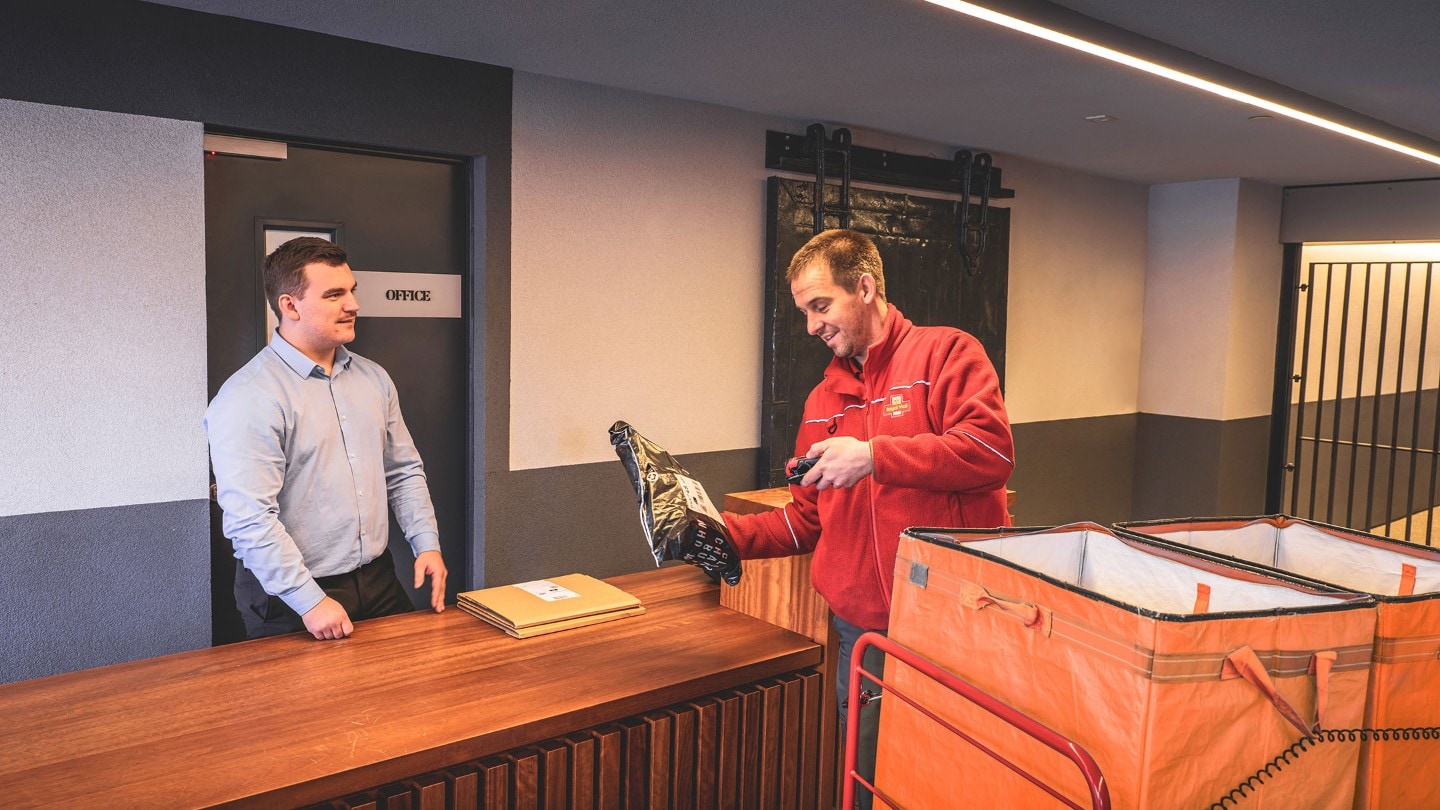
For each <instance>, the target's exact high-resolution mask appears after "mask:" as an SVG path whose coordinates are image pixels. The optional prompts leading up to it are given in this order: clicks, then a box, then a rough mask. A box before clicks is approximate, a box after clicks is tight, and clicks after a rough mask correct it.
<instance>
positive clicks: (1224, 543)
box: [1136, 521, 1440, 596]
mask: <svg viewBox="0 0 1440 810" xmlns="http://www.w3.org/2000/svg"><path fill="white" fill-rule="evenodd" d="M1163 528H1164V527H1162V526H1155V527H1143V526H1140V527H1136V530H1137V531H1143V532H1144V533H1145V534H1153V535H1155V536H1156V537H1161V538H1164V539H1166V540H1170V541H1172V542H1176V543H1183V544H1185V545H1187V546H1193V547H1195V548H1199V549H1204V550H1205V551H1213V552H1215V553H1217V554H1226V555H1229V556H1231V557H1237V558H1239V559H1242V560H1248V561H1250V562H1255V563H1260V564H1261V565H1269V566H1272V567H1275V568H1279V569H1280V570H1282V571H1289V572H1291V573H1295V574H1299V575H1300V576H1305V577H1310V578H1312V579H1318V580H1322V581H1324V582H1329V583H1332V584H1334V585H1339V586H1341V587H1343V588H1350V589H1352V590H1354V591H1357V592H1359V593H1368V594H1377V595H1381V596H1398V595H1400V577H1401V566H1402V565H1413V566H1415V590H1414V593H1416V594H1426V593H1436V592H1440V554H1437V553H1433V552H1430V551H1429V549H1417V550H1419V551H1425V552H1427V553H1426V554H1425V555H1424V556H1412V555H1409V554H1402V553H1401V552H1399V551H1396V550H1393V549H1388V548H1377V547H1375V546H1371V545H1368V544H1365V543H1357V542H1353V541H1351V540H1348V539H1346V538H1345V537H1343V536H1339V535H1335V534H1332V533H1330V532H1327V531H1325V530H1323V529H1320V528H1317V527H1315V526H1310V525H1308V524H1305V523H1291V524H1290V525H1288V526H1286V527H1284V528H1279V529H1277V528H1276V527H1275V526H1274V525H1272V524H1271V523H1269V522H1266V521H1255V522H1252V523H1248V524H1246V525H1244V526H1241V527H1239V528H1235V529H1208V530H1207V529H1199V530H1189V531H1172V532H1166V531H1157V529H1163Z"/></svg>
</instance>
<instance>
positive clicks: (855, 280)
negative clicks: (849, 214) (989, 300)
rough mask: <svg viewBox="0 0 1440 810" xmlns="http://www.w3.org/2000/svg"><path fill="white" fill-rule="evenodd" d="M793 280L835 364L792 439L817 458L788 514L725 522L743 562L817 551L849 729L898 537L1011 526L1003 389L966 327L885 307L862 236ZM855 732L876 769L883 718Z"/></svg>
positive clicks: (828, 234) (836, 233) (876, 258)
mask: <svg viewBox="0 0 1440 810" xmlns="http://www.w3.org/2000/svg"><path fill="white" fill-rule="evenodd" d="M786 279H787V280H788V281H789V282H790V293H791V295H792V296H794V299H795V306H796V307H798V308H799V309H800V311H801V312H803V313H804V314H805V320H806V326H807V331H809V333H810V334H812V335H815V336H816V337H818V338H820V339H821V340H823V341H825V345H826V346H829V347H830V350H831V351H832V352H834V353H835V357H834V358H833V359H831V361H830V365H829V366H828V367H826V369H825V377H824V379H823V380H822V381H821V382H820V384H819V385H817V386H816V387H815V389H814V390H813V391H811V392H810V396H809V397H808V398H807V399H806V400H805V411H804V415H803V417H802V420H801V424H800V431H799V435H798V436H797V437H796V440H795V454H796V455H797V456H805V457H809V458H816V459H818V461H817V462H816V463H815V466H814V467H813V468H812V469H811V470H810V472H809V473H807V474H806V475H805V478H804V479H803V480H802V482H801V483H800V485H798V486H794V485H792V486H791V487H790V494H791V495H792V496H793V501H792V503H790V504H789V505H787V506H785V507H784V508H783V509H776V510H773V511H771V512H766V513H762V514H758V515H736V514H729V513H727V514H726V515H725V522H726V526H727V528H728V529H729V532H730V535H731V539H732V540H733V541H734V543H735V546H736V549H737V550H738V551H739V552H740V556H741V557H742V558H746V557H782V556H787V555H791V554H803V553H806V552H809V551H814V552H815V556H814V558H813V560H812V562H811V578H812V580H813V582H814V584H815V588H816V590H818V591H819V592H820V594H821V595H822V596H824V597H825V601H826V602H828V603H829V605H830V609H831V612H832V613H834V625H835V629H836V632H837V634H838V636H839V639H840V645H839V647H840V653H839V664H840V679H839V682H838V683H837V688H838V689H839V693H840V706H841V708H840V714H841V718H842V723H843V718H844V715H845V693H846V690H847V687H848V679H849V663H850V652H851V650H852V648H853V647H854V644H855V639H856V638H858V637H859V636H860V634H861V633H863V632H865V631H866V630H878V631H882V632H883V631H885V630H886V629H887V628H888V627H889V624H890V586H891V579H892V578H893V577H894V568H895V553H896V549H897V547H898V546H899V540H900V533H901V531H903V530H904V529H906V528H908V527H911V526H947V527H980V528H989V527H996V526H1005V525H1008V524H1009V522H1010V519H1009V514H1008V512H1007V511H1006V504H1005V483H1006V482H1007V481H1008V480H1009V478H1010V472H1011V470H1012V469H1013V467H1014V462H1013V459H1014V451H1013V446H1012V442H1011V437H1010V423H1009V420H1008V419H1007V418H1006V415H1005V404H1004V402H1002V401H1001V398H1000V381H999V378H998V377H997V376H996V374H995V368H994V366H992V365H991V364H990V360H989V358H987V357H986V356H985V350H984V348H982V347H981V345H980V342H979V341H978V340H976V339H975V338H974V337H972V336H970V335H968V334H966V333H965V332H962V331H960V330H959V329H954V328H950V327H943V326H931V327H927V326H915V325H914V324H912V323H911V322H910V321H909V320H907V319H906V318H905V316H904V315H902V314H901V313H900V310H898V309H896V308H895V307H894V306H893V305H891V304H888V303H886V300H885V274H884V271H883V269H882V268H881V264H880V254H879V252H878V251H877V250H876V249H875V244H874V243H873V242H871V241H870V239H869V238H868V237H866V236H865V235H863V234H860V233H858V232H856V231H852V230H840V229H836V230H829V231H825V232H823V233H820V234H817V235H816V236H815V237H814V238H813V239H811V240H810V241H809V242H808V243H806V245H805V246H804V247H802V248H801V249H800V250H799V252H797V253H796V254H795V257H794V259H792V260H791V262H790V267H789V269H788V270H787V271H786ZM870 652H872V653H878V650H875V649H874V648H871V650H870ZM881 657H882V656H879V655H876V656H875V658H877V659H878V658H881ZM866 665H867V669H869V670H870V671H878V670H879V668H880V666H879V661H876V662H875V663H874V664H873V665H872V664H871V662H870V661H867V662H866ZM877 703H878V701H877V702H874V703H872V704H871V706H875V705H876V704H877ZM861 725H862V736H865V737H868V738H869V740H868V741H867V740H862V747H861V754H862V759H863V758H865V755H866V754H867V753H869V755H870V757H872V758H873V749H872V750H871V751H869V752H867V751H866V750H865V749H866V747H867V745H866V742H870V744H872V745H873V733H874V727H875V726H877V725H878V713H877V712H874V711H867V712H864V713H863V714H862V719H861ZM867 726H869V727H870V728H868V729H867V728H866V727H867ZM867 731H868V733H867Z"/></svg>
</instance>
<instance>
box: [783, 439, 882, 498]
mask: <svg viewBox="0 0 1440 810" xmlns="http://www.w3.org/2000/svg"><path fill="white" fill-rule="evenodd" d="M805 455H807V456H810V457H812V458H815V457H818V458H819V459H820V460H819V461H818V462H816V463H815V466H814V467H812V468H811V469H810V472H808V473H806V474H805V478H804V480H803V481H802V482H801V483H802V485H803V486H812V485H813V486H814V487H815V488H816V489H830V488H831V487H840V488H844V487H853V486H855V485H856V484H858V483H859V482H860V479H862V478H864V477H865V476H867V475H869V474H870V473H872V472H874V471H875V457H874V455H872V453H871V450H870V443H869V442H862V441H860V440H859V439H857V438H855V437H853V436H836V437H835V438H833V439H825V440H824V441H819V442H816V443H815V444H812V445H810V450H809V452H807V453H806V454H805Z"/></svg>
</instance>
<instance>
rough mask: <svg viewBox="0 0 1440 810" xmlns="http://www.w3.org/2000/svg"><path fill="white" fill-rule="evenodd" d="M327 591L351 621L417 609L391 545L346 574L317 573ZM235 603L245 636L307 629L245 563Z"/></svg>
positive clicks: (239, 566)
mask: <svg viewBox="0 0 1440 810" xmlns="http://www.w3.org/2000/svg"><path fill="white" fill-rule="evenodd" d="M315 582H316V583H317V584H319V585H320V587H321V588H323V589H324V590H325V594H326V595H327V596H329V597H330V598H331V599H334V600H335V601H336V602H339V603H340V606H341V607H343V608H345V612H346V613H348V614H350V621H352V622H358V621H360V620H361V619H374V618H377V617H380V616H393V615H395V614H396V613H409V612H410V611H412V610H414V609H415V605H414V604H412V603H411V602H410V597H409V595H408V594H406V593H405V589H404V588H402V587H400V581H399V580H398V579H396V578H395V561H394V560H393V559H391V557H390V549H388V548H387V549H385V551H384V552H383V553H381V554H380V556H379V557H376V558H375V559H373V560H371V561H370V562H368V563H366V564H364V565H362V566H360V567H359V568H357V569H355V570H354V571H351V572H349V573H346V574H336V575H334V576H329V577H316V578H315ZM235 607H237V608H239V609H240V618H241V620H242V621H244V622H245V636H246V638H265V637H266V636H279V635H284V634H285V633H294V632H296V631H297V630H304V629H305V621H304V620H303V619H301V618H300V614H298V613H296V612H295V611H294V610H292V609H291V608H290V606H289V605H287V604H285V602H284V600H282V599H281V598H280V597H278V596H271V595H270V594H268V593H266V592H265V589H264V588H263V587H261V585H260V580H258V579H256V578H255V575H254V574H253V573H251V572H250V569H248V568H246V567H245V566H244V565H243V564H237V565H236V566H235Z"/></svg>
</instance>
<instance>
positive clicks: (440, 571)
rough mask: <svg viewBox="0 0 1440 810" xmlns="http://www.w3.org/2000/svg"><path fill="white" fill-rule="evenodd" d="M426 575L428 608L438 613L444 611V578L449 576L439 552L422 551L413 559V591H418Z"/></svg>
mask: <svg viewBox="0 0 1440 810" xmlns="http://www.w3.org/2000/svg"><path fill="white" fill-rule="evenodd" d="M427 574H428V575H429V576H430V608H431V609H432V610H434V611H435V612H436V613H440V612H441V611H443V610H445V577H446V576H448V575H449V572H448V571H447V570H446V569H445V560H443V559H441V557H440V552H438V551H423V552H421V553H420V556H418V557H416V558H415V590H417V591H418V590H420V586H421V585H422V584H424V582H425V576H426V575H427Z"/></svg>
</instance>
